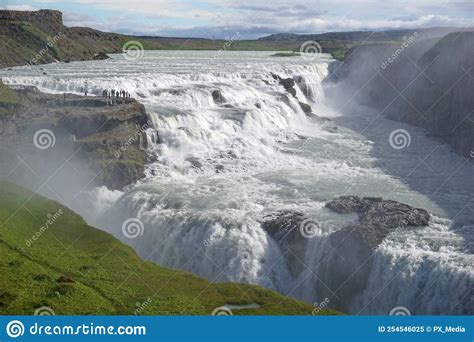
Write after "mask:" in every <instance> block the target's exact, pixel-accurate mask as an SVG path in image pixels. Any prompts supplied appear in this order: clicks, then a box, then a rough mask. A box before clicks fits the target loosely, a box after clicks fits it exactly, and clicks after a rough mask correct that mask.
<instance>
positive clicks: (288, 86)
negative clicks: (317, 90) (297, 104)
mask: <svg viewBox="0 0 474 342" xmlns="http://www.w3.org/2000/svg"><path fill="white" fill-rule="evenodd" d="M272 77H273V79H274V80H276V81H278V83H279V84H281V85H282V86H283V88H285V90H286V91H287V92H288V93H289V94H291V95H292V96H293V97H296V89H295V84H296V82H295V80H294V79H292V78H291V77H288V78H282V77H281V76H279V75H277V74H274V73H272Z"/></svg>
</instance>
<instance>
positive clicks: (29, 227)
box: [0, 180, 336, 315]
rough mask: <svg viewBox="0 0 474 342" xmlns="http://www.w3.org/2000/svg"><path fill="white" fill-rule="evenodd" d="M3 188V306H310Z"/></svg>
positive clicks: (297, 310)
mask: <svg viewBox="0 0 474 342" xmlns="http://www.w3.org/2000/svg"><path fill="white" fill-rule="evenodd" d="M0 189H1V190H0V258H1V260H2V263H1V264H0V268H1V270H0V277H1V281H0V313H1V314H27V315H28V314H33V313H34V311H35V310H36V309H37V308H40V307H50V308H51V309H52V310H53V311H54V312H55V313H56V314H73V315H79V314H125V315H128V314H134V313H139V314H142V315H152V314H155V315H156V314H157V315H175V314H176V315H178V314H180V315H183V314H186V315H188V314H190V315H196V314H200V315H210V314H211V313H212V311H213V310H214V309H215V308H217V307H220V306H223V305H225V304H235V305H243V304H258V305H260V308H253V309H240V310H233V313H234V314H235V315H238V314H272V315H273V314H301V315H305V314H306V315H309V314H311V312H312V307H311V306H310V305H309V304H306V303H303V302H300V301H296V300H293V299H289V298H285V297H283V296H282V295H280V294H278V293H276V292H273V291H269V290H265V289H262V288H260V287H257V286H250V285H244V284H234V283H225V284H212V283H209V282H208V281H206V280H204V279H201V278H198V277H196V276H194V275H192V274H190V273H186V272H181V271H175V270H170V269H166V268H162V267H160V266H158V265H156V264H153V263H151V262H148V261H144V260H142V259H140V258H139V257H138V255H137V254H136V253H135V252H134V251H133V250H132V248H130V247H128V246H126V245H124V244H123V243H121V242H120V241H119V240H117V239H116V238H114V237H113V236H111V235H110V234H108V233H105V232H102V231H100V230H97V229H95V228H93V227H90V226H88V225H87V224H86V223H85V222H84V220H83V219H82V218H81V217H80V216H78V215H76V214H75V213H74V212H72V211H71V210H69V209H67V208H65V207H63V206H61V205H60V204H58V203H56V202H54V201H51V200H48V199H45V198H43V197H41V196H39V195H35V194H33V193H32V192H30V191H28V190H25V189H23V188H20V187H19V186H16V185H13V184H11V183H9V182H7V181H2V180H0ZM34 236H36V238H33V237H34ZM334 313H336V312H335V311H332V310H329V309H324V310H321V311H320V312H319V314H334Z"/></svg>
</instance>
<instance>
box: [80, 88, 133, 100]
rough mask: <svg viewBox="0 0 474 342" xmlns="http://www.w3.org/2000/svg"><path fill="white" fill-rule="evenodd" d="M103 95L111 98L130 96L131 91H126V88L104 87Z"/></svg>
mask: <svg viewBox="0 0 474 342" xmlns="http://www.w3.org/2000/svg"><path fill="white" fill-rule="evenodd" d="M86 96H87V93H86ZM102 97H105V98H106V99H111V98H130V93H129V92H128V91H125V90H123V89H122V90H115V89H112V90H110V91H109V90H107V89H104V90H103V91H102Z"/></svg>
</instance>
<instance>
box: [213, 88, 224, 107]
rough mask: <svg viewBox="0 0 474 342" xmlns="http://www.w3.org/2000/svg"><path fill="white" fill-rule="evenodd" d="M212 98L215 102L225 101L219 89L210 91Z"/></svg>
mask: <svg viewBox="0 0 474 342" xmlns="http://www.w3.org/2000/svg"><path fill="white" fill-rule="evenodd" d="M212 99H213V100H214V102H215V103H216V104H223V103H225V102H226V99H225V98H224V96H223V95H222V92H221V91H220V90H214V91H213V92H212Z"/></svg>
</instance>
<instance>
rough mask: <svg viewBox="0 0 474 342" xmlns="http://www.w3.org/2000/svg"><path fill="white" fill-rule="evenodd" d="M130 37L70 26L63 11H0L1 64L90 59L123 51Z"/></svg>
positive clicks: (2, 65) (5, 65)
mask: <svg viewBox="0 0 474 342" xmlns="http://www.w3.org/2000/svg"><path fill="white" fill-rule="evenodd" d="M127 40H128V39H127V38H126V37H125V36H123V35H119V34H114V33H105V32H100V31H97V30H93V29H88V28H68V27H66V26H64V25H63V21H62V13H61V12H60V11H52V10H40V11H9V10H0V44H1V45H2V46H3V49H2V54H1V55H0V67H9V66H16V65H25V64H30V65H35V64H44V63H51V62H54V61H66V62H67V61H73V60H89V59H92V58H94V56H96V55H98V54H99V53H116V52H120V51H121V48H122V45H123V44H124V43H125V42H126V41H127Z"/></svg>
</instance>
